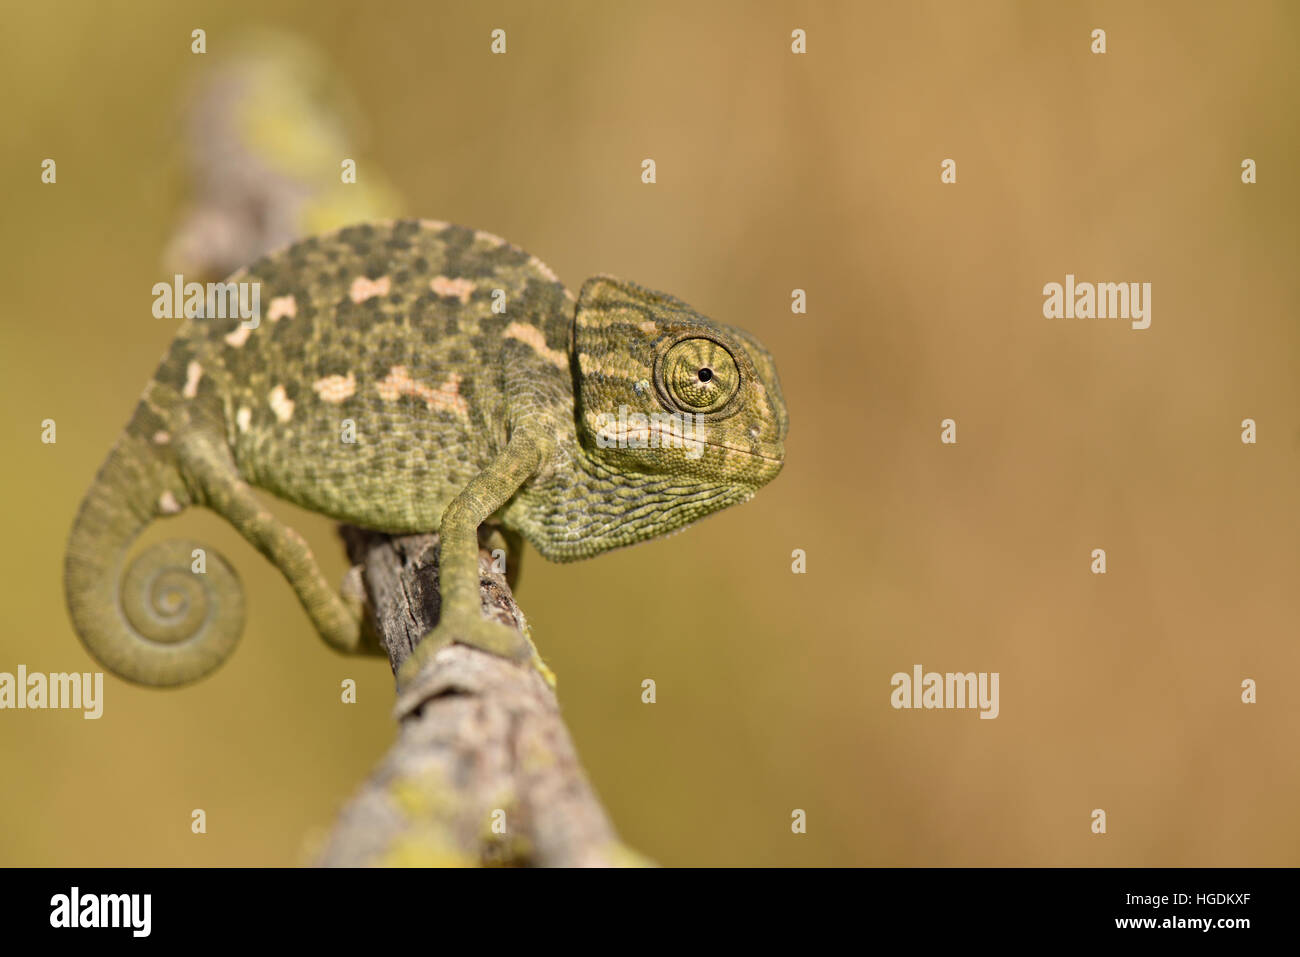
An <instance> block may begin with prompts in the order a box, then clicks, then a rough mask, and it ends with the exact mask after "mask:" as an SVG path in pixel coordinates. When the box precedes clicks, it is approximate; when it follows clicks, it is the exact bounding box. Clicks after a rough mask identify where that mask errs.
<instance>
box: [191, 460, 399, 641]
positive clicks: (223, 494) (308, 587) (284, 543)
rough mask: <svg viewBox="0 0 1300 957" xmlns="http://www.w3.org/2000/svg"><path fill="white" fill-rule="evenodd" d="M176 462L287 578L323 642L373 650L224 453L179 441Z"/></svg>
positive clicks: (305, 551)
mask: <svg viewBox="0 0 1300 957" xmlns="http://www.w3.org/2000/svg"><path fill="white" fill-rule="evenodd" d="M177 451H178V453H179V454H180V458H181V467H182V469H183V470H184V472H185V473H186V475H187V476H188V478H189V479H190V481H191V482H193V483H194V484H195V485H196V486H197V491H198V495H199V500H200V501H201V503H202V504H203V505H206V506H207V507H208V508H210V509H212V510H213V511H214V512H216V513H217V514H219V515H220V516H221V517H222V518H224V519H225V520H226V521H228V522H229V523H230V524H231V525H233V526H234V527H235V529H236V530H237V531H238V532H239V533H240V534H241V535H243V536H244V538H246V539H247V540H248V542H249V544H251V545H252V546H253V547H254V548H256V549H257V550H258V551H259V552H261V553H262V554H263V555H265V556H266V557H267V558H268V559H270V561H271V563H272V564H273V565H275V567H276V568H278V569H280V572H281V573H282V574H283V575H284V577H285V578H286V579H288V581H289V584H290V585H292V586H293V590H294V591H295V592H296V593H297V595H298V600H299V601H300V602H302V606H303V608H305V609H306V611H307V614H308V616H310V618H311V621H312V624H313V625H315V626H316V630H317V631H318V632H320V636H321V637H322V638H323V639H324V640H325V643H326V644H328V645H329V646H330V647H332V648H334V649H335V650H337V651H341V652H345V653H356V652H374V653H378V652H379V648H378V646H377V645H376V646H375V647H373V648H372V647H369V644H370V643H369V642H363V640H362V638H363V629H362V626H361V619H360V618H359V616H358V615H357V613H356V609H355V608H349V606H348V604H347V603H346V602H345V601H344V600H343V598H342V597H340V596H339V594H338V593H337V592H336V591H335V590H334V589H333V588H331V587H330V585H329V583H328V582H327V581H326V580H325V576H324V575H323V574H321V570H320V567H319V566H318V565H317V564H316V558H315V556H314V555H312V552H311V548H309V547H308V545H307V542H306V541H305V540H304V539H303V537H302V536H301V535H299V534H298V533H297V532H296V531H294V530H293V529H292V528H290V527H289V526H287V525H285V524H284V523H283V522H281V521H280V520H279V519H277V518H276V517H275V516H273V515H272V514H271V513H270V512H269V511H267V509H266V507H265V506H264V505H262V504H261V503H260V502H259V501H258V500H257V498H256V496H255V495H254V494H253V491H252V489H250V488H249V487H248V484H247V483H246V482H244V480H243V479H242V478H240V476H239V472H238V471H237V470H236V469H235V463H234V462H233V461H231V458H230V453H229V451H228V450H227V449H225V448H224V447H222V446H220V445H218V444H217V443H215V442H212V441H210V440H199V441H193V442H189V443H183V444H182V445H181V446H180V448H178V450H177Z"/></svg>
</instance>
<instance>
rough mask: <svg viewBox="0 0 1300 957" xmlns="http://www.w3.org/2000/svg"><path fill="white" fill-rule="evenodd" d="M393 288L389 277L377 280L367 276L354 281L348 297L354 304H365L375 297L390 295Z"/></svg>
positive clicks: (381, 277)
mask: <svg viewBox="0 0 1300 957" xmlns="http://www.w3.org/2000/svg"><path fill="white" fill-rule="evenodd" d="M391 286H392V280H390V279H389V278H388V277H387V276H380V277H379V278H378V279H375V280H370V279H367V278H366V277H365V276H358V277H357V278H356V279H354V280H352V288H351V289H350V290H349V291H348V296H349V298H351V300H352V301H353V302H365V301H366V300H367V299H373V298H374V297H375V296H386V295H388V290H389V288H390V287H391Z"/></svg>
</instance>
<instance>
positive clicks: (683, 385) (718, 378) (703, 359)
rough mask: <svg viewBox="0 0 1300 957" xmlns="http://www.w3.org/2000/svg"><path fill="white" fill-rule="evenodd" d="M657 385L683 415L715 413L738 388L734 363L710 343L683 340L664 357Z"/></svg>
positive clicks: (697, 340) (705, 340) (737, 374)
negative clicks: (688, 413) (660, 385)
mask: <svg viewBox="0 0 1300 957" xmlns="http://www.w3.org/2000/svg"><path fill="white" fill-rule="evenodd" d="M660 382H661V383H662V384H663V390H664V391H665V392H666V393H667V396H666V397H667V398H668V399H670V400H671V401H672V404H674V405H676V406H677V407H678V408H680V409H681V410H682V411H683V412H695V413H700V414H704V413H708V412H716V411H718V410H719V409H721V408H722V407H723V406H724V405H726V404H727V403H728V402H729V401H731V398H732V397H733V396H734V395H735V394H736V391H737V390H738V389H739V388H740V372H739V370H738V369H737V368H736V360H735V359H733V358H732V356H731V353H730V352H728V351H727V349H726V347H725V346H723V345H722V344H721V343H719V342H714V341H713V340H712V339H683V340H682V341H681V342H679V343H677V344H676V345H674V346H673V347H672V348H671V349H669V350H668V352H667V353H665V354H664V357H663V360H662V362H661V365H660Z"/></svg>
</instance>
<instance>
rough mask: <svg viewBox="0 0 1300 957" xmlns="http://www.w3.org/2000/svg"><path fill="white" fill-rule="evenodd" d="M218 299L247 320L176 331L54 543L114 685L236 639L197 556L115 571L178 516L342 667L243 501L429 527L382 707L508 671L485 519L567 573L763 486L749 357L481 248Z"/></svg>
mask: <svg viewBox="0 0 1300 957" xmlns="http://www.w3.org/2000/svg"><path fill="white" fill-rule="evenodd" d="M228 282H233V283H239V282H249V283H258V284H260V285H259V288H260V301H261V303H262V309H261V316H260V321H259V322H258V324H257V325H256V327H252V326H251V324H250V323H248V322H241V320H240V318H238V317H236V318H229V319H225V318H199V317H195V318H190V319H186V320H185V321H184V323H183V324H182V326H181V327H180V329H179V331H178V332H177V335H176V337H175V339H174V340H173V342H172V344H171V347H170V349H169V350H168V352H167V353H166V355H165V356H164V358H163V361H162V363H161V365H160V366H159V368H158V371H157V373H156V374H155V376H154V378H153V380H152V381H151V382H150V383H149V384H148V386H147V388H146V390H145V392H144V395H143V397H142V398H141V400H140V403H139V405H138V406H137V407H136V409H135V412H134V413H133V415H132V416H131V419H130V421H129V423H128V424H127V426H126V428H125V430H124V431H123V433H122V435H121V436H120V438H119V439H118V441H117V444H116V445H115V446H114V448H113V449H112V451H111V452H110V454H109V456H108V459H107V460H106V462H105V463H104V465H103V466H102V467H101V469H100V471H99V474H98V476H97V477H96V479H95V481H94V483H93V484H92V485H91V487H90V490H89V491H88V493H87V494H86V497H85V500H84V501H83V503H82V506H81V510H80V512H79V513H78V516H77V518H76V521H75V523H74V526H73V529H72V534H71V538H70V541H69V545H68V551H67V557H66V562H65V574H64V579H65V588H66V594H67V600H68V606H69V610H70V612H71V616H72V620H73V623H74V626H75V628H76V630H77V632H78V634H79V635H80V636H81V638H82V640H83V642H84V643H85V644H86V646H87V647H88V648H89V650H90V651H91V652H92V653H93V654H94V655H95V656H96V657H97V658H98V659H99V660H100V661H101V662H102V663H103V664H104V665H105V666H106V667H107V668H109V669H110V670H112V671H114V672H116V673H117V674H118V675H121V676H122V677H125V678H128V679H130V680H133V681H136V682H141V683H144V684H151V685H176V684H182V683H185V682H188V681H192V680H195V679H197V678H199V677H202V676H203V675H205V674H207V673H208V672H210V671H211V670H212V669H214V668H215V667H217V666H218V665H219V664H220V663H221V662H222V661H223V660H224V659H225V658H226V656H228V655H229V654H230V652H231V651H232V650H233V647H234V644H235V642H236V641H237V639H238V637H239V633H240V630H241V628H242V617H243V600H242V593H241V590H240V586H239V582H238V579H237V578H236V577H235V575H234V573H233V572H232V571H231V570H230V568H229V566H228V565H227V564H226V563H225V561H223V560H222V559H221V558H220V556H219V555H217V554H216V553H214V552H212V551H210V550H202V551H200V549H201V546H199V545H196V544H194V543H191V542H174V541H169V542H164V543H162V544H160V545H156V546H154V547H152V548H150V549H147V550H145V551H144V552H142V553H141V554H140V555H139V556H138V557H137V558H136V559H135V560H134V561H133V562H132V563H131V564H130V565H129V567H126V561H125V559H126V553H127V549H128V547H129V545H130V544H131V542H132V540H133V539H134V538H135V537H136V535H137V534H138V533H139V532H140V531H141V530H142V529H143V528H144V527H145V526H146V525H147V524H148V523H150V522H151V521H153V520H154V519H155V518H159V517H163V516H170V515H174V514H176V513H178V512H181V511H182V510H184V509H185V508H187V507H191V506H205V507H207V508H209V509H212V510H214V511H216V512H218V513H219V514H220V515H222V516H223V517H224V518H226V519H227V520H228V521H229V522H230V523H231V524H232V525H233V526H234V527H235V528H236V529H238V530H239V532H240V533H241V534H242V535H244V537H245V538H247V539H248V541H249V542H251V543H252V544H253V545H254V546H255V547H256V548H258V549H259V550H260V551H261V552H262V553H263V554H265V555H266V556H267V557H268V558H269V559H270V560H271V561H272V562H273V563H274V564H275V565H276V566H277V567H278V568H279V569H280V571H281V572H282V573H283V574H284V576H285V577H286V578H287V579H288V581H289V583H290V584H291V585H292V586H293V588H294V590H295V591H296V593H297V595H298V597H299V599H300V600H301V602H302V604H303V607H304V608H305V609H306V611H307V613H308V615H309V616H310V618H311V620H312V622H313V624H314V625H315V627H316V628H317V630H318V631H319V632H320V634H321V636H322V637H323V638H324V640H325V641H326V642H327V643H328V644H329V645H331V646H332V647H334V648H336V649H339V650H341V651H347V652H356V651H367V650H370V651H376V650H378V649H377V648H376V647H375V646H374V644H373V641H372V640H371V639H369V638H367V634H368V632H367V629H366V628H364V627H363V625H362V614H361V609H360V606H359V604H358V603H357V602H356V601H352V602H349V601H347V600H345V599H344V598H343V597H341V596H340V595H339V593H338V592H337V591H335V590H334V589H333V588H331V587H330V586H329V585H328V584H327V582H326V581H325V579H324V577H323V576H322V574H321V572H320V569H319V568H318V566H317V564H316V561H315V559H314V558H313V556H312V554H311V552H310V550H309V549H308V547H307V545H306V543H305V542H304V541H303V539H302V538H301V537H300V536H299V535H298V534H297V533H296V532H294V531H293V530H292V529H291V528H288V527H286V526H285V525H283V524H282V523H281V522H280V521H279V520H277V519H276V518H274V517H273V516H272V515H271V514H270V512H268V511H267V510H266V509H265V507H264V506H263V505H262V504H261V503H260V502H259V500H258V499H257V497H256V496H255V495H254V493H253V489H254V488H258V489H263V490H265V491H267V492H270V493H272V494H274V495H276V496H278V497H280V498H282V499H286V500H288V501H290V502H293V503H295V504H297V505H300V506H302V507H304V508H307V509H311V510H313V511H316V512H320V513H323V514H325V515H328V516H330V517H331V518H334V519H337V520H339V521H343V522H349V523H353V524H356V525H361V526H365V527H368V528H373V529H377V530H379V531H384V532H391V533H412V532H427V531H432V530H435V529H436V530H437V531H438V532H439V534H440V539H441V546H440V547H441V554H440V560H439V566H440V575H441V592H442V613H441V617H440V620H439V623H438V625H437V627H436V629H435V631H434V632H433V633H432V634H431V635H429V636H428V637H427V638H426V639H425V640H424V641H423V642H422V643H421V644H420V645H419V646H418V647H417V649H416V654H415V655H412V659H411V660H410V661H408V663H407V665H406V666H404V667H403V669H402V672H401V673H399V675H398V681H399V688H400V687H401V685H402V683H403V679H404V675H407V674H408V672H407V669H408V668H410V669H411V671H410V672H409V674H414V673H415V671H417V670H418V665H419V662H420V661H421V660H424V659H425V658H427V656H429V655H431V654H433V653H435V652H436V651H437V649H438V648H440V647H443V646H444V645H446V644H447V643H448V642H450V641H460V642H464V643H466V644H470V645H475V646H477V647H480V648H483V649H485V650H488V651H492V652H494V653H497V654H501V655H506V656H509V657H513V658H517V659H523V658H526V657H527V656H528V655H530V654H531V653H532V650H531V645H529V643H528V642H527V640H526V639H524V638H522V637H521V636H520V635H519V634H518V633H517V632H514V631H512V630H510V629H508V628H506V627H505V626H503V625H499V624H497V623H495V622H492V621H489V620H488V619H486V618H484V617H483V616H482V613H481V611H480V598H479V578H478V538H477V533H478V528H479V525H480V524H481V523H483V522H484V521H486V520H488V519H489V518H491V519H493V520H494V522H496V523H499V524H500V525H501V526H502V527H504V528H505V529H506V530H507V532H508V533H511V534H512V535H517V536H522V538H524V539H526V540H527V541H528V542H530V543H531V544H532V545H533V546H534V547H535V548H536V549H537V551H539V552H540V553H541V554H542V555H543V556H545V557H547V558H549V559H553V560H558V561H568V560H572V559H578V558H584V557H587V556H590V555H594V554H597V553H599V552H602V551H605V550H608V549H611V548H616V547H620V546H623V545H629V544H632V543H634V542H638V541H641V540H644V539H647V538H650V537H653V536H657V535H661V534H665V533H668V532H671V531H674V530H677V529H679V528H682V527H683V526H685V525H687V524H689V523H691V522H693V521H695V520H697V519H699V518H701V517H703V516H704V515H707V514H709V513H711V512H715V511H717V510H718V509H721V508H724V507H726V506H728V505H731V504H734V503H737V502H741V501H744V500H746V499H748V498H749V497H751V496H752V495H753V494H754V492H755V491H756V490H757V489H758V488H760V487H761V486H762V485H764V484H765V483H766V482H768V481H770V480H771V479H772V478H773V477H774V476H775V475H776V474H777V472H779V471H780V469H781V465H782V461H783V458H784V451H783V440H784V437H785V434H786V427H787V417H786V411H785V405H784V401H783V399H782V395H781V391H780V386H779V384H778V381H777V375H776V370H775V366H774V364H773V362H772V359H771V357H770V356H769V354H768V353H767V352H766V350H764V349H763V347H762V346H761V345H760V344H759V343H758V342H757V341H755V340H754V339H753V338H751V337H750V336H748V335H747V334H745V333H743V332H741V331H739V330H737V329H734V328H730V327H728V326H725V325H721V324H718V323H714V322H712V321H710V320H708V319H706V318H705V317H704V316H702V315H700V314H699V313H697V312H696V311H695V310H693V309H692V308H691V307H690V306H688V305H686V304H685V303H683V302H681V301H679V300H677V299H674V298H672V297H671V296H667V295H664V294H662V293H658V292H653V291H650V290H647V289H644V288H642V287H640V286H637V285H635V284H633V283H629V282H625V281H622V280H618V279H615V278H612V277H606V276H597V277H594V278H592V279H590V280H588V281H587V282H586V283H585V284H584V285H583V287H582V289H581V291H580V293H579V295H577V296H576V297H575V296H574V295H573V293H572V292H570V291H569V290H567V289H566V288H565V287H564V286H563V285H562V284H561V283H560V282H559V281H558V280H557V279H556V277H555V275H554V274H553V273H552V272H551V270H550V269H548V268H547V267H546V266H545V265H544V264H543V263H541V262H540V261H539V260H538V259H536V258H535V257H533V256H530V255H529V254H528V253H526V252H524V251H522V250H520V249H518V248H517V247H515V246H512V245H510V244H508V243H506V242H504V241H503V240H501V239H499V238H497V237H495V236H492V235H490V234H488V233H484V232H479V231H475V230H471V229H466V228H464V227H460V226H454V225H448V224H445V223H438V222H432V221H428V220H419V221H414V220H407V221H397V222H381V223H369V224H363V225H358V226H352V227H348V228H346V229H343V230H340V231H338V232H335V233H332V234H330V235H326V236H320V237H316V238H310V239H306V240H303V241H301V242H297V243H295V244H293V245H291V246H289V247H287V248H286V249H283V250H281V251H279V252H276V253H274V254H271V255H269V256H265V257H263V258H262V259H260V260H258V261H257V262H256V263H254V264H253V265H252V266H250V267H248V268H247V269H246V270H243V271H241V272H238V273H236V274H235V275H234V276H232V277H231V279H230V280H228ZM687 413H689V417H688V416H687V415H686V414H687ZM638 416H645V417H646V419H647V420H649V425H648V426H647V425H646V424H645V420H643V419H641V418H639V417H638ZM674 416H677V418H675V419H674V418H673V417H674ZM682 422H686V423H689V424H690V426H691V427H688V426H683V425H681V424H680V423H682ZM674 423H677V424H674ZM692 427H693V430H692ZM686 438H690V439H698V441H685V440H684V439H686ZM675 440H682V441H675ZM124 567H125V568H126V570H125V574H123V569H124ZM196 572H201V573H196Z"/></svg>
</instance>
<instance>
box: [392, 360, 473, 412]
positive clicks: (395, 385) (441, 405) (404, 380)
mask: <svg viewBox="0 0 1300 957" xmlns="http://www.w3.org/2000/svg"><path fill="white" fill-rule="evenodd" d="M375 391H376V392H378V393H379V398H381V399H383V400H384V401H385V402H396V401H397V400H398V399H399V398H401V397H402V396H404V395H410V396H415V397H416V398H417V399H421V400H422V401H423V402H424V404H425V405H426V406H427V407H428V408H429V409H431V410H435V411H439V412H454V413H455V414H456V415H458V416H460V417H461V418H462V419H465V420H466V421H468V420H469V404H468V403H467V402H466V401H465V397H464V396H462V395H461V394H460V375H459V374H457V373H455V372H453V373H451V375H449V376H448V377H447V381H446V382H444V383H443V384H442V385H440V386H439V387H438V388H436V389H434V388H431V387H430V386H427V385H425V384H424V383H423V382H417V381H415V379H413V378H411V374H410V373H409V372H408V371H407V369H406V366H393V367H392V369H390V370H389V372H388V375H387V376H385V377H384V380H383V381H382V382H376V383H375Z"/></svg>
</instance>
